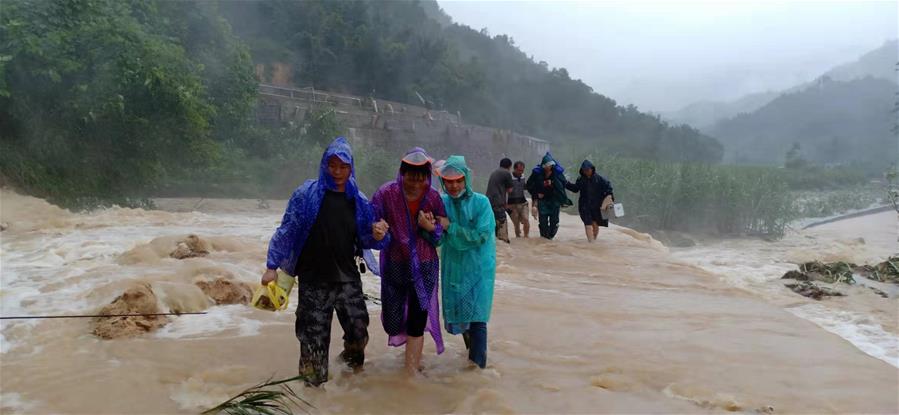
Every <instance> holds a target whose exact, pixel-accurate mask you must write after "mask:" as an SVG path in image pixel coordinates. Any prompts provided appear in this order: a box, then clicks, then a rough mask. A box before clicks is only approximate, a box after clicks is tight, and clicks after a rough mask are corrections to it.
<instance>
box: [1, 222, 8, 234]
mask: <svg viewBox="0 0 899 415" xmlns="http://www.w3.org/2000/svg"><path fill="white" fill-rule="evenodd" d="M7 229H9V224H8V223H6V222H0V232H3V231H5V230H7Z"/></svg>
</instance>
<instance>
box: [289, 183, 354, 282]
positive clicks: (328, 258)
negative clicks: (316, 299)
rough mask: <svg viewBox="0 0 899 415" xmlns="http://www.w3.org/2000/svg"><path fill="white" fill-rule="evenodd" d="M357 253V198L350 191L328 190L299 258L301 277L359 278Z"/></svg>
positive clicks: (337, 279)
mask: <svg viewBox="0 0 899 415" xmlns="http://www.w3.org/2000/svg"><path fill="white" fill-rule="evenodd" d="M355 256H356V204H355V201H354V200H352V199H347V197H346V193H338V192H332V191H330V190H329V191H326V192H325V197H324V200H322V205H321V208H319V211H318V217H316V218H315V224H313V225H312V229H311V230H310V231H309V237H308V238H306V243H305V244H304V245H303V252H301V253H300V259H299V260H298V261H297V267H296V274H297V277H298V278H299V280H300V281H307V282H310V281H316V282H350V281H359V270H358V269H357V268H356V260H355Z"/></svg>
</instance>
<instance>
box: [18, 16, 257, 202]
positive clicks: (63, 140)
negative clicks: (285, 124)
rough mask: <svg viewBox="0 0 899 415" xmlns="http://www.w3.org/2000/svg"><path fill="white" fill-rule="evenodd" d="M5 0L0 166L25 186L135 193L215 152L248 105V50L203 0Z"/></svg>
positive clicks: (45, 190) (61, 194) (71, 194)
mask: <svg viewBox="0 0 899 415" xmlns="http://www.w3.org/2000/svg"><path fill="white" fill-rule="evenodd" d="M0 7H2V9H3V11H2V13H0V61H3V66H2V67H0V171H2V174H3V175H4V176H5V177H6V178H8V179H9V180H11V181H13V182H14V183H15V184H17V185H19V186H21V187H23V188H24V189H25V190H27V191H30V192H33V193H37V194H41V195H44V196H51V197H53V198H56V199H60V200H69V199H72V198H76V197H79V196H84V195H90V196H100V197H104V196H108V197H122V196H128V195H134V194H136V192H137V191H138V190H144V189H145V188H146V187H147V186H149V185H153V184H156V183H158V182H159V181H160V180H162V179H164V178H165V177H167V176H168V175H171V174H178V173H179V172H181V171H184V170H186V169H196V168H201V167H204V166H208V165H209V164H210V163H212V162H214V161H215V160H216V159H217V158H218V157H219V156H220V155H221V154H220V153H221V151H220V150H221V146H220V145H219V142H220V141H222V140H225V139H226V132H227V131H229V130H233V129H234V128H236V127H239V126H241V125H243V124H244V122H245V120H246V117H247V115H248V114H249V112H250V108H251V105H252V102H253V97H254V94H255V85H254V82H255V81H254V80H253V79H252V68H251V67H250V60H249V54H248V52H247V50H246V49H245V48H244V47H242V46H240V44H239V43H238V42H237V40H236V39H235V38H234V37H233V36H232V35H231V34H230V31H229V28H228V26H227V24H226V23H225V22H224V21H222V20H221V18H220V17H217V16H215V15H214V14H208V13H207V11H204V10H203V9H202V8H201V5H200V4H197V3H176V2H155V1H135V2H121V1H117V0H92V1H79V0H63V1H53V2H48V1H39V0H38V1H27V0H22V1H13V2H4V3H3V5H2V6H0ZM197 31H202V32H201V33H197Z"/></svg>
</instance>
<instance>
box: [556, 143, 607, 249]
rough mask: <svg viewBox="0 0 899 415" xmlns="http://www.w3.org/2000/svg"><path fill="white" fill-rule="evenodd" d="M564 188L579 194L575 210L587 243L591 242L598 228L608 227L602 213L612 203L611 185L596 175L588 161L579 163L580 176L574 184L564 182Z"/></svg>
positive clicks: (594, 168)
mask: <svg viewBox="0 0 899 415" xmlns="http://www.w3.org/2000/svg"><path fill="white" fill-rule="evenodd" d="M565 188H566V189H568V190H571V191H572V192H574V193H580V196H578V200H577V210H578V214H579V215H580V217H581V221H583V222H584V232H585V233H586V234H587V242H593V241H595V240H596V237H597V235H599V227H600V226H605V227H608V226H609V220H608V219H603V217H602V211H603V210H605V209H606V208H608V206H609V205H610V204H611V203H612V202H613V201H614V199H615V196H614V195H613V194H612V183H610V182H609V181H608V180H606V178H605V177H602V176H600V175H599V174H598V173H596V167H595V166H593V163H591V162H590V160H584V162H583V163H581V169H580V176H579V177H578V178H577V181H576V182H575V183H571V182H569V181H567V180H566V181H565Z"/></svg>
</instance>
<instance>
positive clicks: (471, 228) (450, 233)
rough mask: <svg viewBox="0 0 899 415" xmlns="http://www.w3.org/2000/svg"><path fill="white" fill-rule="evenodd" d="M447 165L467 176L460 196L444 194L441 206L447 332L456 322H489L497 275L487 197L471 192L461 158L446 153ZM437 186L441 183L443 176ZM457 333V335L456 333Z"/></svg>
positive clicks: (492, 224)
mask: <svg viewBox="0 0 899 415" xmlns="http://www.w3.org/2000/svg"><path fill="white" fill-rule="evenodd" d="M444 166H445V168H453V169H455V170H457V171H459V172H463V173H464V174H465V190H464V192H463V193H462V194H461V195H460V196H459V197H451V196H450V195H448V194H446V193H445V192H446V187H445V186H444V188H443V190H444V194H443V195H442V197H443V204H444V206H446V214H447V217H448V218H449V221H450V223H451V225H450V227H449V229H448V230H446V231H445V232H444V234H443V239H442V240H441V254H442V255H441V259H440V271H441V281H442V283H443V289H442V290H441V291H442V293H443V319H444V322H445V324H446V326H447V331H449V332H450V333H454V331H458V330H457V328H458V326H459V325H464V324H466V323H472V322H484V323H486V322H487V321H488V320H490V310H491V308H492V306H493V282H494V279H495V274H496V239H495V238H496V237H495V234H494V227H495V226H496V220H495V219H494V218H493V210H492V209H491V208H490V202H489V201H488V200H487V197H486V196H484V195H482V194H480V193H475V192H474V191H472V190H471V172H470V170H469V169H468V166H467V165H466V164H465V158H464V157H462V156H450V157H449V158H448V159H447V160H446V164H445V165H444ZM440 183H441V185H443V181H442V180H441V182H440ZM454 334H457V333H454Z"/></svg>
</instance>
